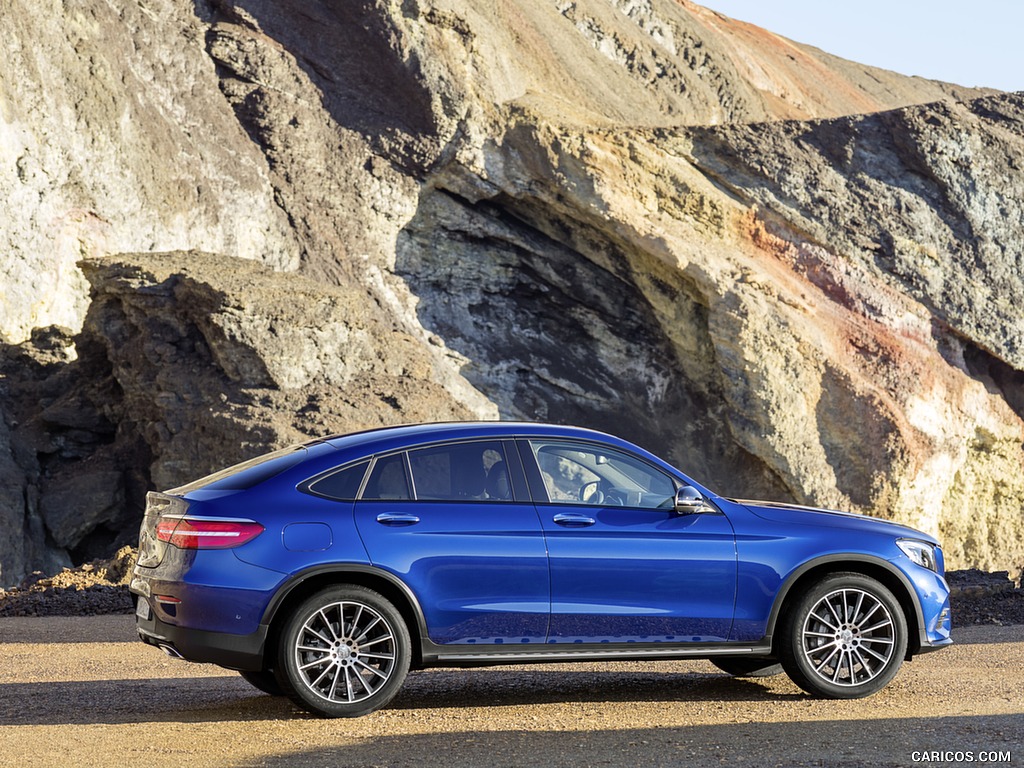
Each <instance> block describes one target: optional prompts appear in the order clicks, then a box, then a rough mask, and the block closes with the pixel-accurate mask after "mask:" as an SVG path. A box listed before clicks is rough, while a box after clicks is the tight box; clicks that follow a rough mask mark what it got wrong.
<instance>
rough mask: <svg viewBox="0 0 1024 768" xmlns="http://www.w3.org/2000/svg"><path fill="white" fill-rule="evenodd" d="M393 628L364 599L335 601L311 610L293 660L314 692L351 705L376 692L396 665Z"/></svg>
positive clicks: (300, 633) (304, 681) (297, 641)
mask: <svg viewBox="0 0 1024 768" xmlns="http://www.w3.org/2000/svg"><path fill="white" fill-rule="evenodd" d="M395 656H396V647H395V633H394V630H393V629H392V628H391V625H390V624H389V623H388V621H387V619H385V618H384V617H383V616H382V615H381V614H380V613H378V612H377V611H375V610H374V609H373V608H371V607H369V606H368V605H364V604H363V603H356V602H347V601H346V602H338V603H331V604H329V605H325V606H323V607H322V608H320V609H319V610H317V611H315V612H314V613H313V614H312V615H311V616H310V617H309V618H308V619H306V621H305V623H304V624H303V625H302V628H301V629H300V630H299V634H298V636H297V638H296V640H295V665H296V668H297V669H298V671H299V675H300V677H301V679H302V682H303V683H304V684H305V686H306V687H307V688H309V690H311V691H312V692H313V693H315V694H316V695H317V696H319V697H320V698H323V699H327V700H328V701H333V702H339V703H344V704H350V703H353V702H357V701H363V700H365V699H368V698H370V697H371V696H373V695H374V694H375V693H376V692H377V691H379V690H380V689H381V688H382V687H383V686H384V685H385V684H386V683H387V681H388V680H390V679H391V674H392V672H393V671H394V669H395Z"/></svg>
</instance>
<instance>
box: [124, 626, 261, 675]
mask: <svg viewBox="0 0 1024 768" xmlns="http://www.w3.org/2000/svg"><path fill="white" fill-rule="evenodd" d="M135 621H136V629H137V630H138V632H139V638H140V639H141V640H142V642H144V643H148V644H149V645H154V646H156V647H157V648H161V649H164V648H167V649H170V650H172V651H174V652H176V653H177V655H179V656H181V658H183V659H185V660H186V661H194V662H199V663H205V664H217V665H219V666H221V667H227V668H228V669H236V670H243V671H246V672H256V671H259V670H261V669H263V652H264V648H265V647H266V642H267V627H265V626H262V625H261V626H260V627H259V629H257V630H256V631H255V632H253V633H252V634H250V635H232V634H229V633H227V632H207V631H205V630H201V629H188V628H185V627H176V626H173V625H171V624H167V623H165V622H163V621H160V619H158V618H157V617H156V616H155V615H154V614H153V613H152V612H150V617H149V618H148V619H143V618H141V617H138V616H136V619H135Z"/></svg>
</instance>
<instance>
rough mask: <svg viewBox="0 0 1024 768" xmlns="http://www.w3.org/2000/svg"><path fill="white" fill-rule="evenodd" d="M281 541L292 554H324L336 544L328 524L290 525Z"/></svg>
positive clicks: (285, 528) (286, 527) (285, 529)
mask: <svg viewBox="0 0 1024 768" xmlns="http://www.w3.org/2000/svg"><path fill="white" fill-rule="evenodd" d="M281 539H282V543H283V544H284V548H285V549H287V550H290V551H292V552H324V551H326V550H328V549H330V548H331V545H332V544H333V543H334V541H333V538H332V536H331V526H329V525H327V524H326V523H289V524H288V525H286V526H285V527H284V532H283V535H282V537H281Z"/></svg>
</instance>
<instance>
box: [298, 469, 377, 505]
mask: <svg viewBox="0 0 1024 768" xmlns="http://www.w3.org/2000/svg"><path fill="white" fill-rule="evenodd" d="M368 466H370V462H369V461H361V462H359V463H358V464H353V465H352V466H350V467H345V468H344V469H341V470H339V471H337V472H335V473H333V474H330V475H327V477H322V478H320V479H319V480H316V481H315V482H313V483H310V485H309V490H310V491H312V492H313V493H315V494H316V495H317V496H326V497H327V498H329V499H335V500H337V501H355V499H356V495H357V494H358V493H359V486H361V485H362V484H363V477H364V476H365V475H366V468H367V467H368Z"/></svg>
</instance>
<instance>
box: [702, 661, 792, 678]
mask: <svg viewBox="0 0 1024 768" xmlns="http://www.w3.org/2000/svg"><path fill="white" fill-rule="evenodd" d="M711 663H712V664H714V665H715V666H716V667H718V668H719V669H720V670H722V671H723V672H725V673H726V674H729V675H732V676H733V677H774V676H775V675H781V674H782V671H783V670H782V665H781V664H779V662H777V661H772V660H771V659H750V658H747V657H745V656H716V657H715V658H713V659H711Z"/></svg>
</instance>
